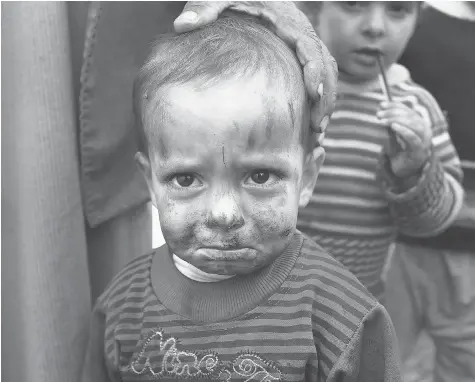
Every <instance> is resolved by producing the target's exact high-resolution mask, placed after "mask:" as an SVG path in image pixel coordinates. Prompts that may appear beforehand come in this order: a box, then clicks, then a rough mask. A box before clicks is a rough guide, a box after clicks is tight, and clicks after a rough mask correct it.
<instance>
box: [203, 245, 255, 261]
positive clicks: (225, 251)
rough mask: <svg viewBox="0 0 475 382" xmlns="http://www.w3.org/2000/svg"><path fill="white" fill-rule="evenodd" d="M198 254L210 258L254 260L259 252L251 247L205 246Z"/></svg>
mask: <svg viewBox="0 0 475 382" xmlns="http://www.w3.org/2000/svg"><path fill="white" fill-rule="evenodd" d="M196 252H197V254H198V255H200V256H202V257H203V258H205V259H208V260H219V261H223V260H225V261H226V260H227V261H229V260H253V259H255V258H256V257H257V252H256V251H255V250H254V249H252V248H249V247H205V248H200V249H198V250H197V251H196Z"/></svg>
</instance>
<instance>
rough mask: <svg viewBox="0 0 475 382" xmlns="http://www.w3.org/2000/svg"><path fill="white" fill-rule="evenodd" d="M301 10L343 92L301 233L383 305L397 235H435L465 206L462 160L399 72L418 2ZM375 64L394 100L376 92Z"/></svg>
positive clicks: (434, 113)
mask: <svg viewBox="0 0 475 382" xmlns="http://www.w3.org/2000/svg"><path fill="white" fill-rule="evenodd" d="M300 5H301V8H302V9H303V10H304V11H305V13H306V14H307V16H308V17H309V18H310V21H311V22H312V24H313V25H314V27H315V29H316V31H317V34H318V35H319V36H320V38H321V39H322V41H323V42H324V43H325V44H326V45H327V47H328V49H329V50H330V52H331V54H332V55H333V56H334V57H335V59H336V60H337V63H338V67H339V84H338V98H337V101H336V106H335V111H334V113H333V115H332V119H331V121H330V124H329V126H328V128H327V130H326V135H325V140H324V143H323V145H324V146H325V149H326V160H325V165H324V166H323V168H322V170H321V173H320V178H319V181H318V184H317V185H316V187H315V190H314V194H313V196H312V198H311V200H310V203H309V204H308V206H307V207H306V208H304V209H302V210H301V211H300V214H299V223H298V228H299V229H300V230H301V231H302V232H304V233H306V234H308V235H309V236H310V237H312V238H313V239H314V240H315V241H317V242H318V243H319V244H320V245H322V246H323V247H324V248H325V249H326V250H328V252H329V253H331V254H332V255H333V256H335V257H336V258H337V259H338V260H340V261H341V262H342V263H343V264H344V265H346V266H347V267H348V268H349V269H350V271H352V272H353V273H354V274H355V275H356V276H357V277H358V279H359V280H360V281H361V282H362V283H363V284H364V285H365V286H366V287H367V288H368V289H369V290H370V291H371V292H372V293H373V295H374V296H376V297H377V298H379V299H382V298H383V296H384V287H383V282H382V278H383V270H384V267H385V263H386V261H387V255H388V250H389V248H390V246H391V245H392V244H393V242H394V241H395V238H396V235H397V234H398V233H404V234H406V235H410V236H418V237H422V236H432V235H435V234H437V233H438V232H441V231H442V230H444V229H445V228H447V227H448V226H449V225H450V223H451V222H452V221H453V220H454V219H455V217H456V215H457V213H458V211H459V209H460V206H461V204H462V201H463V190H462V187H461V183H460V182H461V179H462V172H461V169H460V161H459V159H458V157H457V153H456V151H455V149H454V147H453V145H452V143H451V141H450V137H449V134H448V129H447V122H446V120H445V118H444V115H443V113H442V111H441V110H440V108H439V106H438V105H437V102H436V101H435V100H434V98H433V97H432V96H431V95H430V94H429V93H428V92H427V91H426V90H424V89H423V88H421V87H420V86H419V85H417V84H415V83H414V82H413V81H412V80H411V77H410V75H409V72H408V71H407V70H406V69H405V68H404V67H402V66H400V65H397V64H395V62H396V61H397V59H398V58H399V56H400V55H401V53H402V52H403V50H404V48H405V46H406V44H407V42H408V40H409V38H410V37H411V35H412V33H413V31H414V28H415V26H416V22H417V18H418V13H419V11H420V10H419V7H420V3H418V2H322V3H314V2H303V3H300ZM378 56H381V58H382V61H383V63H384V70H385V75H386V77H387V82H388V86H389V93H390V96H391V97H392V100H391V101H388V100H387V95H386V94H385V91H384V90H383V88H382V85H381V82H382V81H381V78H380V76H379V74H380V70H379V67H378ZM391 136H396V137H397V139H391ZM394 141H397V143H394Z"/></svg>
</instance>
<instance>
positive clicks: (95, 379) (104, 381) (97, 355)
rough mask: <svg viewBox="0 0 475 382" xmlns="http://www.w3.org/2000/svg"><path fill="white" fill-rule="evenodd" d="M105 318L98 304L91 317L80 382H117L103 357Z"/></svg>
mask: <svg viewBox="0 0 475 382" xmlns="http://www.w3.org/2000/svg"><path fill="white" fill-rule="evenodd" d="M105 322H106V317H105V314H104V311H103V309H102V307H101V305H100V303H99V302H98V304H97V305H96V306H95V307H94V310H93V312H92V315H91V323H90V331H89V341H88V344H87V349H86V357H85V360H84V365H83V369H82V373H81V379H80V380H81V382H116V381H117V382H118V381H119V379H117V378H114V376H113V375H112V374H113V373H111V368H110V367H109V365H108V364H107V361H106V357H105V341H104V338H105V329H106V325H105Z"/></svg>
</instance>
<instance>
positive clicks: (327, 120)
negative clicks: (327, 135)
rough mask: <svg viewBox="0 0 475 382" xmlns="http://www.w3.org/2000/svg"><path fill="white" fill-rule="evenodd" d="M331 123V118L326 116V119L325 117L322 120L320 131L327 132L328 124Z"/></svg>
mask: <svg viewBox="0 0 475 382" xmlns="http://www.w3.org/2000/svg"><path fill="white" fill-rule="evenodd" d="M329 121H330V118H329V117H328V115H326V116H325V117H323V119H322V120H321V122H320V130H321V132H322V133H324V132H325V130H326V129H327V126H328V122H329Z"/></svg>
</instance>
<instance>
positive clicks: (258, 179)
mask: <svg viewBox="0 0 475 382" xmlns="http://www.w3.org/2000/svg"><path fill="white" fill-rule="evenodd" d="M269 178H270V173H269V171H256V172H254V173H253V174H252V175H251V179H252V181H253V182H254V183H257V184H264V183H265V182H267V181H268V180H269Z"/></svg>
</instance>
